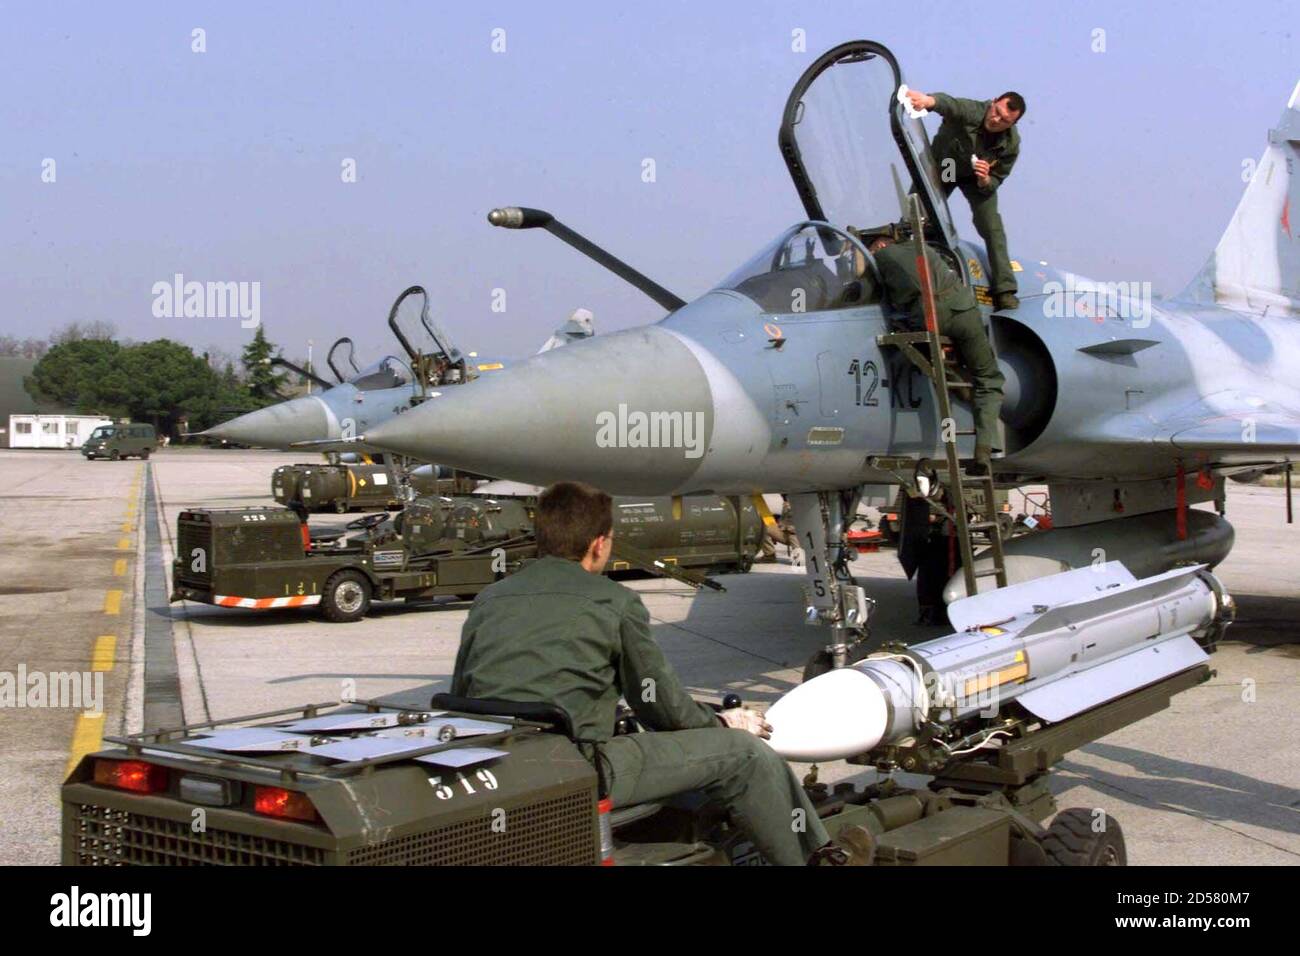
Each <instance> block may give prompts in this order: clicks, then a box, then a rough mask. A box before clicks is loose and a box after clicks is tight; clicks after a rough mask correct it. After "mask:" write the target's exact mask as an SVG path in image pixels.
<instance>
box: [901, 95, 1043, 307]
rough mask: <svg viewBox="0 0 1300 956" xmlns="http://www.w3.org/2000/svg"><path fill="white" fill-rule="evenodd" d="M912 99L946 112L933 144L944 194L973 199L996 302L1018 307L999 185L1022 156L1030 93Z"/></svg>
mask: <svg viewBox="0 0 1300 956" xmlns="http://www.w3.org/2000/svg"><path fill="white" fill-rule="evenodd" d="M907 98H908V101H909V102H910V103H911V104H912V109H914V110H927V109H932V110H934V111H935V112H936V113H938V114H939V115H940V116H942V117H943V123H942V124H941V125H940V126H939V131H938V132H937V133H935V135H934V142H933V143H931V146H930V148H931V152H932V153H933V154H934V161H935V164H936V165H937V166H938V168H939V179H940V181H941V182H942V184H943V190H944V195H945V196H947V195H950V194H951V193H952V191H953V190H954V189H960V190H961V194H962V195H963V196H965V197H966V201H967V202H968V203H970V211H971V218H972V219H974V221H975V231H976V232H978V233H979V235H980V238H981V239H983V240H984V247H985V249H987V250H988V256H989V273H990V275H989V283H990V291H991V292H992V293H993V307H994V308H995V309H998V310H1002V309H1014V308H1016V307H1017V306H1019V305H1020V300H1019V299H1017V298H1016V290H1017V286H1016V277H1015V273H1014V272H1013V271H1012V268H1011V254H1010V253H1009V252H1008V251H1007V233H1006V230H1005V229H1003V228H1002V216H1001V214H1000V213H999V212H998V187H999V186H1001V185H1002V183H1003V181H1004V180H1005V179H1006V178H1007V177H1008V176H1010V175H1011V168H1012V167H1013V166H1014V165H1015V163H1016V158H1017V157H1018V156H1019V155H1020V132H1019V131H1018V130H1017V129H1016V123H1018V122H1019V121H1020V118H1021V117H1022V116H1024V115H1025V98H1024V97H1023V96H1021V95H1020V94H1019V93H1016V92H1007V93H1003V94H1002V95H1001V96H999V97H998V98H997V99H995V100H983V101H980V100H967V99H962V98H960V97H956V96H949V95H948V94H947V93H935V94H933V95H931V94H928V93H922V92H920V91H919V90H908V91H907Z"/></svg>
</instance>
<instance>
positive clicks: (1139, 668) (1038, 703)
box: [1016, 634, 1209, 723]
mask: <svg viewBox="0 0 1300 956" xmlns="http://www.w3.org/2000/svg"><path fill="white" fill-rule="evenodd" d="M1208 659H1209V655H1208V654H1206V653H1205V651H1204V650H1202V649H1201V646H1200V645H1199V644H1197V643H1196V641H1195V639H1193V638H1192V637H1190V636H1189V635H1186V634H1184V635H1182V636H1180V637H1175V638H1173V639H1172V640H1168V641H1161V642H1160V643H1159V644H1153V645H1151V646H1150V647H1144V648H1142V649H1141V650H1139V651H1135V652H1134V653H1132V654H1125V655H1123V656H1122V657H1117V658H1115V659H1114V660H1110V661H1107V662H1106V663H1104V664H1098V665H1097V666H1096V667H1090V668H1088V669H1087V670H1085V671H1081V672H1079V673H1077V674H1072V675H1070V676H1069V677H1063V678H1060V679H1057V680H1053V681H1052V682H1051V683H1049V684H1047V685H1046V686H1044V687H1042V688H1039V689H1038V690H1031V691H1028V692H1026V693H1023V694H1021V695H1019V696H1018V697H1017V698H1016V702H1017V703H1018V704H1020V705H1022V706H1023V707H1025V708H1027V709H1028V710H1029V712H1030V713H1032V714H1033V715H1034V716H1035V717H1039V718H1041V719H1043V720H1046V721H1049V722H1051V723H1056V722H1057V721H1061V720H1065V719H1066V718H1067V717H1073V716H1074V715H1075V714H1080V713H1082V712H1083V711H1085V710H1089V709H1091V708H1093V707H1096V706H1098V705H1099V704H1104V703H1106V702H1107V701H1110V700H1114V699H1115V698H1116V697H1119V696H1121V695H1123V694H1128V693H1131V692H1133V691H1135V690H1138V689H1140V688H1142V687H1146V686H1148V685H1150V684H1154V683H1155V682H1156V681H1159V680H1164V679H1165V678H1166V677H1171V676H1173V675H1174V674H1177V673H1180V672H1181V671H1185V670H1187V669H1188V668H1191V667H1195V666H1196V665H1197V664H1202V663H1204V662H1205V661H1206V660H1208Z"/></svg>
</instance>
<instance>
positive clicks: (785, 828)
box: [452, 482, 871, 865]
mask: <svg viewBox="0 0 1300 956" xmlns="http://www.w3.org/2000/svg"><path fill="white" fill-rule="evenodd" d="M535 530H536V536H537V552H538V554H539V555H540V557H539V558H538V559H537V560H536V561H532V562H530V563H528V564H526V565H525V566H524V567H523V568H522V569H521V570H519V571H518V572H517V573H515V574H513V575H511V576H510V577H507V578H504V579H502V580H500V581H498V582H497V583H495V584H493V585H491V586H490V587H488V588H486V589H485V590H484V591H483V592H482V593H480V594H479V596H478V598H477V599H476V600H475V602H474V607H473V609H472V610H471V611H470V614H469V618H468V620H466V622H465V627H464V629H463V630H462V632H461V643H460V652H459V653H458V654H457V656H456V669H455V673H454V675H453V677H452V693H453V694H456V695H459V696H463V697H487V698H495V699H498V700H510V701H532V702H545V703H549V704H553V705H556V706H558V707H560V708H562V709H563V710H564V711H565V712H566V713H567V714H568V715H569V718H570V720H571V722H572V724H573V730H574V738H575V739H576V740H577V741H578V742H579V746H580V747H581V748H582V750H583V753H584V754H585V755H586V756H587V757H588V759H590V760H591V761H592V762H593V764H596V765H597V767H598V770H599V771H600V773H601V775H602V778H603V781H604V785H605V790H606V794H605V795H606V796H608V797H609V798H610V799H611V800H612V801H613V804H614V806H615V807H619V806H629V805H633V804H638V803H647V802H652V801H655V800H659V799H662V798H664V797H667V796H670V795H672V794H676V793H682V792H684V791H687V790H694V789H702V790H704V791H705V792H706V793H708V794H709V795H710V796H712V797H714V798H716V799H718V800H719V801H721V802H722V803H723V804H725V805H726V806H727V807H728V808H729V809H730V811H731V816H732V819H733V820H734V821H735V822H736V824H737V825H738V826H739V827H740V828H741V830H743V831H744V832H745V833H746V835H747V836H749V838H750V839H751V840H753V842H754V844H755V846H756V847H757V848H758V849H759V851H760V852H762V854H763V856H764V857H766V858H767V860H768V862H769V863H774V864H778V865H792V864H804V863H808V864H814V865H864V864H866V863H867V862H869V857H870V846H871V844H870V835H869V834H867V833H866V831H864V830H862V829H861V828H858V827H848V828H846V830H852V831H858V832H855V833H851V834H848V835H847V837H845V836H842V837H841V840H844V841H845V843H844V845H843V846H842V845H841V844H839V843H832V842H831V841H830V839H829V837H828V836H827V833H826V829H825V827H823V826H822V823H821V821H820V819H819V818H818V816H817V811H816V809H815V808H814V807H813V805H812V803H811V801H810V800H809V798H808V795H807V793H806V792H805V791H804V788H803V787H802V786H801V785H800V783H799V781H798V780H796V779H795V777H794V774H793V773H792V772H791V770H790V767H789V766H788V765H787V764H786V763H785V761H784V760H783V759H782V758H781V757H779V756H778V755H777V754H776V752H775V751H774V750H772V748H771V747H769V746H768V745H767V744H766V743H764V742H763V740H762V739H761V738H763V737H768V736H770V735H771V727H770V726H769V725H768V724H767V723H766V722H765V721H764V720H763V718H762V717H760V716H759V715H758V714H757V713H756V712H755V711H752V710H748V709H747V708H743V707H736V708H733V709H731V710H723V711H714V710H713V709H712V708H711V707H708V706H707V705H705V704H702V703H699V702H698V701H695V700H693V699H692V698H691V697H690V695H689V694H687V693H686V690H685V688H684V687H683V686H682V684H681V682H680V681H679V680H678V679H677V675H676V674H674V673H673V671H672V668H670V667H669V666H668V662H667V661H666V660H665V659H664V656H663V653H662V652H661V651H660V649H659V646H658V645H657V644H656V643H655V641H654V638H653V637H651V635H650V615H649V612H647V611H646V608H645V605H644V604H642V603H641V599H640V598H639V597H638V596H637V595H636V594H635V593H634V592H632V591H630V590H629V589H627V588H625V587H623V585H621V584H618V583H617V582H615V581H612V580H610V579H609V578H607V577H605V576H604V575H603V574H602V572H603V570H604V568H605V564H606V563H607V562H608V561H609V556H610V551H611V550H612V547H613V537H612V536H613V506H612V501H611V499H610V497H609V495H607V494H605V493H604V492H602V491H599V490H597V489H595V488H592V487H590V486H587V485H582V484H578V483H576V482H560V483H559V484H556V485H552V486H551V487H550V488H548V489H547V490H546V491H545V492H543V493H542V495H541V497H540V498H539V500H538V504H537V514H536V517H535ZM620 697H622V698H624V699H625V700H626V701H627V703H628V704H629V705H630V706H631V707H632V709H633V711H635V713H636V715H637V718H638V720H640V722H641V723H642V724H643V725H644V726H646V727H647V728H649V732H644V733H635V734H623V735H620V736H617V737H616V736H614V735H613V731H614V722H615V710H616V707H617V704H618V701H619V698H620ZM854 841H857V842H854Z"/></svg>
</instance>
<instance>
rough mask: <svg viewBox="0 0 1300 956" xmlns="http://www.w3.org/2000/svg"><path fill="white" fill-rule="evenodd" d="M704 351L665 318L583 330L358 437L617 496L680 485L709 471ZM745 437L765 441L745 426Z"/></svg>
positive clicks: (427, 457) (481, 469)
mask: <svg viewBox="0 0 1300 956" xmlns="http://www.w3.org/2000/svg"><path fill="white" fill-rule="evenodd" d="M698 349H699V346H696V345H693V344H688V340H686V339H685V338H684V337H682V336H680V335H678V334H676V333H674V332H671V331H668V330H666V329H663V328H661V327H658V326H648V327H644V328H638V329H632V330H629V331H626V332H617V333H613V334H611V335H606V336H597V337H594V338H590V339H585V340H582V341H579V342H574V343H572V344H571V345H568V346H566V347H565V348H562V349H553V350H551V351H549V352H544V353H542V354H540V355H535V356H533V357H531V358H529V359H528V360H527V361H525V362H523V363H521V364H519V365H515V366H512V367H511V368H508V369H505V370H503V371H501V372H494V373H493V374H492V375H490V376H484V377H482V378H478V379H476V380H474V381H473V382H470V383H468V384H465V385H459V386H456V387H454V388H446V389H443V390H441V391H440V392H435V393H434V394H433V395H432V397H430V398H429V399H428V400H426V401H425V402H424V403H423V404H421V405H420V406H418V407H417V408H415V409H412V410H411V411H409V412H406V413H405V414H402V415H398V416H397V417H395V418H393V419H390V420H389V421H387V422H383V423H381V424H380V425H378V426H377V427H375V428H373V429H369V430H367V432H366V433H365V435H364V436H362V440H363V441H364V442H365V443H366V444H367V445H369V446H372V447H377V448H381V449H384V450H387V451H393V452H399V453H401V454H404V455H409V456H411V457H413V458H418V459H422V460H424V461H436V462H439V463H440V464H446V465H450V466H452V467H455V468H460V469H462V470H465V471H472V472H477V473H479V474H484V475H490V476H492V477H494V478H503V479H510V480H513V481H522V482H526V483H528V484H533V485H546V484H550V483H551V482H554V481H560V480H564V479H576V480H581V481H587V482H590V483H591V484H594V485H596V486H598V487H600V488H603V489H604V490H605V491H608V492H611V493H614V494H646V495H649V494H668V493H672V492H674V491H677V490H678V489H680V488H681V487H682V486H683V485H685V484H687V483H688V482H689V481H690V480H691V478H692V476H693V475H695V474H696V472H698V471H699V470H700V469H701V465H702V463H704V462H705V461H706V457H707V453H708V452H709V450H710V442H711V441H712V439H713V435H714V418H715V396H714V389H713V387H712V384H713V383H712V381H711V375H710V374H709V373H706V371H705V367H704V366H703V365H702V364H701V361H700V359H698V358H697V356H696V350H698ZM713 378H716V373H715V374H714V376H713ZM728 433H729V434H730V433H731V430H730V429H729V430H728ZM763 438H764V442H763V445H762V448H763V449H764V450H765V449H766V441H765V439H766V436H765V435H764V436H763ZM725 440H726V441H728V442H730V441H731V439H730V438H729V437H728V438H727V439H725ZM738 440H745V441H747V442H749V443H750V446H751V447H757V446H758V442H757V441H755V440H754V439H752V438H751V437H750V436H749V435H748V434H746V435H744V436H742V438H741V439H738Z"/></svg>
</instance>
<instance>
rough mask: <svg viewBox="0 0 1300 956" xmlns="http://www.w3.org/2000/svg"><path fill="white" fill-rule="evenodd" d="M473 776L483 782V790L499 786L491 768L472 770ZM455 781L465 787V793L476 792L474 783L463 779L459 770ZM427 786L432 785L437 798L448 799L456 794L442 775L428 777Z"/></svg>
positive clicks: (463, 776)
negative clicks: (443, 779) (444, 781)
mask: <svg viewBox="0 0 1300 956" xmlns="http://www.w3.org/2000/svg"><path fill="white" fill-rule="evenodd" d="M474 776H475V777H477V778H478V780H479V783H481V784H483V789H485V790H495V789H496V788H497V787H499V786H501V785H500V784H499V783H497V778H496V775H495V774H494V773H492V771H491V770H486V769H485V770H477V771H475V772H474ZM456 782H458V783H459V784H460V785H461V786H462V787H464V788H465V792H466V793H471V794H472V793H478V791H477V790H475V789H474V785H473V784H472V783H470V782H469V781H468V780H467V779H465V775H464V774H463V773H460V772H459V771H458V772H457V773H456ZM429 786H431V787H433V792H434V793H435V794H437V796H438V799H439V800H450V799H451V798H452V797H454V796H455V795H456V791H455V790H454V789H453V788H452V785H451V784H448V783H443V782H442V777H430V778H429Z"/></svg>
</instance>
